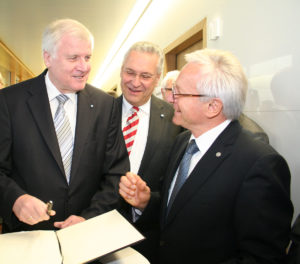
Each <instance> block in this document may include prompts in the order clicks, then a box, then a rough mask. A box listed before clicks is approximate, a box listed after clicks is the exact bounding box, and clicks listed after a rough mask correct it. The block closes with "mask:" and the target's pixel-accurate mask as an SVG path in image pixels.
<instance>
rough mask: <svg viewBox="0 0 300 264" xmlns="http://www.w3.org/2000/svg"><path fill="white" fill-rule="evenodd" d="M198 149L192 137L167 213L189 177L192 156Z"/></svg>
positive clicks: (179, 170)
mask: <svg viewBox="0 0 300 264" xmlns="http://www.w3.org/2000/svg"><path fill="white" fill-rule="evenodd" d="M197 151H199V149H198V146H197V144H196V142H195V140H194V139H192V140H191V141H190V143H189V145H188V146H187V148H186V150H185V153H184V156H183V158H182V160H181V162H180V165H179V169H178V175H177V179H176V182H175V185H174V188H173V191H172V194H171V196H170V200H169V203H168V208H167V215H168V213H169V211H170V208H171V206H172V204H173V202H174V200H175V197H176V195H177V193H178V192H179V190H180V188H181V186H182V185H183V184H184V182H185V180H186V179H187V176H188V172H189V168H190V163H191V159H192V156H193V155H194V154H195V153H196V152H197Z"/></svg>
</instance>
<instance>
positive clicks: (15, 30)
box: [0, 0, 136, 80]
mask: <svg viewBox="0 0 300 264" xmlns="http://www.w3.org/2000/svg"><path fill="white" fill-rule="evenodd" d="M135 2H136V1H135V0H84V1H83V0H23V1H22V0H1V1H0V40H1V41H2V42H4V44H5V45H6V46H7V47H9V49H10V50H11V51H12V52H13V53H14V54H15V55H16V56H17V57H18V58H19V59H20V60H21V61H22V62H23V63H24V64H25V65H26V66H27V67H28V68H29V69H30V70H31V71H32V72H33V73H34V74H35V75H38V74H40V73H41V72H42V71H43V69H44V68H45V66H44V63H43V60H42V52H41V37H42V32H43V30H44V28H45V27H46V25H48V24H49V23H50V22H51V21H53V20H55V19H59V18H72V19H76V20H78V21H80V22H81V23H83V24H84V25H85V26H86V27H87V28H88V29H89V30H90V31H91V32H92V34H93V35H94V38H95V48H94V53H93V58H92V71H91V74H90V80H92V79H93V78H94V77H95V75H96V73H97V69H99V68H100V66H101V64H102V62H103V61H104V59H105V57H106V55H107V54H108V52H109V50H110V48H111V47H112V45H113V43H114V40H115V39H116V37H117V36H118V33H119V32H120V29H121V28H122V26H123V24H124V22H125V21H126V19H127V16H128V15H129V13H130V11H131V9H132V8H133V6H134V4H135Z"/></svg>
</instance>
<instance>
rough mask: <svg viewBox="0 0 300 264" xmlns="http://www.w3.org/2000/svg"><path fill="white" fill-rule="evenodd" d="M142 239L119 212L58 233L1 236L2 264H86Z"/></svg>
mask: <svg viewBox="0 0 300 264" xmlns="http://www.w3.org/2000/svg"><path fill="white" fill-rule="evenodd" d="M143 239H144V237H143V236H142V235H141V234H140V233H139V232H138V231H137V230H136V229H135V228H134V227H133V226H132V225H131V224H130V223H129V222H128V221H127V220H126V219H125V218H124V217H123V216H121V215H120V214H119V213H118V211H116V210H113V211H110V212H108V213H105V214H102V215H99V216H96V217H93V218H91V219H89V220H86V221H84V222H82V223H79V224H76V225H73V226H70V227H67V228H64V229H61V230H59V231H28V232H16V233H8V234H3V235H0V263H1V264H20V263H24V264H26V263H30V264H62V263H63V264H79V263H80V264H81V263H87V262H89V261H91V260H95V259H98V258H99V257H101V256H104V255H107V254H109V253H111V252H114V251H116V250H119V249H122V248H124V247H127V246H129V245H131V244H134V243H136V242H138V241H141V240H143Z"/></svg>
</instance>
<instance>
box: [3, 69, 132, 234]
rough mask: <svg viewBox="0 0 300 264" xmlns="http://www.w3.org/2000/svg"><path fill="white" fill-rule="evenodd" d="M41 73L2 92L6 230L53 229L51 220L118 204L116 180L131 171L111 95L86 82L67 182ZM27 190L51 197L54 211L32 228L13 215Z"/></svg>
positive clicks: (46, 198) (98, 211) (45, 198)
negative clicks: (46, 219) (17, 201)
mask: <svg viewBox="0 0 300 264" xmlns="http://www.w3.org/2000/svg"><path fill="white" fill-rule="evenodd" d="M45 73H46V71H45V72H44V73H43V74H41V75H40V76H38V77H36V78H34V79H31V80H28V81H25V82H22V83H20V84H17V85H14V86H11V87H8V88H6V89H3V90H1V91H0V127H1V129H0V209H1V210H0V212H1V215H2V216H3V218H4V230H3V231H4V232H9V231H19V230H30V229H53V222H54V221H63V220H65V219H66V218H67V217H68V216H70V215H72V214H75V215H81V216H83V217H85V218H90V217H92V216H95V215H98V214H101V213H104V212H106V211H109V210H111V209H114V208H115V207H116V206H117V204H118V203H119V202H120V200H119V199H120V198H119V195H118V183H119V178H120V176H121V175H122V174H124V173H125V172H126V171H127V170H128V169H129V160H128V155H127V152H126V148H125V144H124V140H123V137H122V132H121V130H120V127H119V120H118V118H119V117H118V112H119V111H118V107H117V104H116V101H115V99H114V98H113V97H111V96H109V95H107V94H105V93H104V92H102V91H101V90H99V89H96V88H93V87H92V86H90V85H86V87H85V89H84V90H82V91H80V92H79V93H78V105H77V122H76V132H75V141H74V152H73V160H72V168H71V177H70V183H69V185H68V183H67V181H66V177H65V174H64V169H63V164H62V160H61V155H60V150H59V145H58V141H57V137H56V133H55V128H54V124H53V119H52V116H51V110H50V105H49V99H48V95H47V90H46V85H45ZM25 193H28V194H30V195H33V196H35V197H37V198H39V199H41V200H42V201H44V202H47V201H49V200H52V201H53V203H54V207H53V209H54V210H55V211H56V215H55V216H54V217H51V220H50V221H46V222H42V223H39V224H37V225H34V226H29V225H26V224H24V223H21V222H19V221H18V220H17V218H16V217H15V216H14V214H13V213H12V206H13V204H14V202H15V200H16V199H17V198H18V197H19V196H20V195H22V194H25Z"/></svg>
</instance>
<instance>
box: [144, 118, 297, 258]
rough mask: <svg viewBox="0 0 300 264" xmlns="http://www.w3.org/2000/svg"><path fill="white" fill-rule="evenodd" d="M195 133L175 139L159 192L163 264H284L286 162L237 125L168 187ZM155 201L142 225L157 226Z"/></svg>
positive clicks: (287, 210) (288, 216)
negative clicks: (176, 187)
mask: <svg viewBox="0 0 300 264" xmlns="http://www.w3.org/2000/svg"><path fill="white" fill-rule="evenodd" d="M189 138H190V132H189V131H186V132H184V133H182V134H181V135H180V136H178V137H177V140H176V142H175V144H174V147H173V150H172V155H171V159H170V161H169V164H170V166H169V167H168V170H167V171H168V173H167V177H166V181H165V184H164V187H163V191H162V201H161V205H162V207H161V208H162V209H161V217H160V224H161V242H160V253H161V255H160V261H161V263H164V264H168V263H172V264H176V263H205V264H217V263H226V264H229V263H231V264H233V263H260V264H261V263H283V262H282V260H283V257H284V255H285V249H286V247H287V245H288V242H289V237H288V236H289V231H290V224H291V219H292V214H293V207H292V204H291V201H290V172H289V168H288V165H287V163H286V161H285V160H284V159H283V158H282V157H281V156H280V155H279V154H278V153H277V152H276V151H275V150H274V149H273V148H272V147H271V146H270V145H268V144H265V143H263V142H261V141H260V140H255V139H254V138H253V137H252V136H251V135H249V133H248V132H245V131H244V130H243V129H242V128H241V126H240V125H239V123H238V121H233V122H231V124H230V125H229V126H228V127H227V128H226V129H225V130H224V131H223V132H222V133H221V134H220V135H219V137H218V138H217V139H216V140H215V142H214V143H213V144H212V146H211V147H210V148H209V150H208V151H207V152H206V153H205V155H204V156H203V157H202V159H201V160H200V161H199V162H198V164H197V165H196V167H195V169H194V170H193V171H192V173H191V174H190V176H189V178H188V179H187V180H186V182H185V183H184V185H183V187H182V188H181V190H180V191H179V193H178V195H177V197H176V199H175V200H174V202H173V205H172V207H171V209H170V212H169V215H168V217H166V205H167V197H168V190H169V187H170V184H171V181H172V179H173V177H174V174H175V172H176V169H177V168H178V165H179V163H180V161H181V159H182V156H183V154H184V152H185V148H186V146H187V143H188V140H189ZM158 204H159V199H158V197H156V196H152V197H151V200H150V203H149V205H148V207H147V208H146V210H145V211H144V213H143V215H142V217H141V219H140V220H141V221H142V220H143V221H146V220H147V221H153V217H154V216H155V214H154V213H155V212H156V211H158V210H157V206H158Z"/></svg>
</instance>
